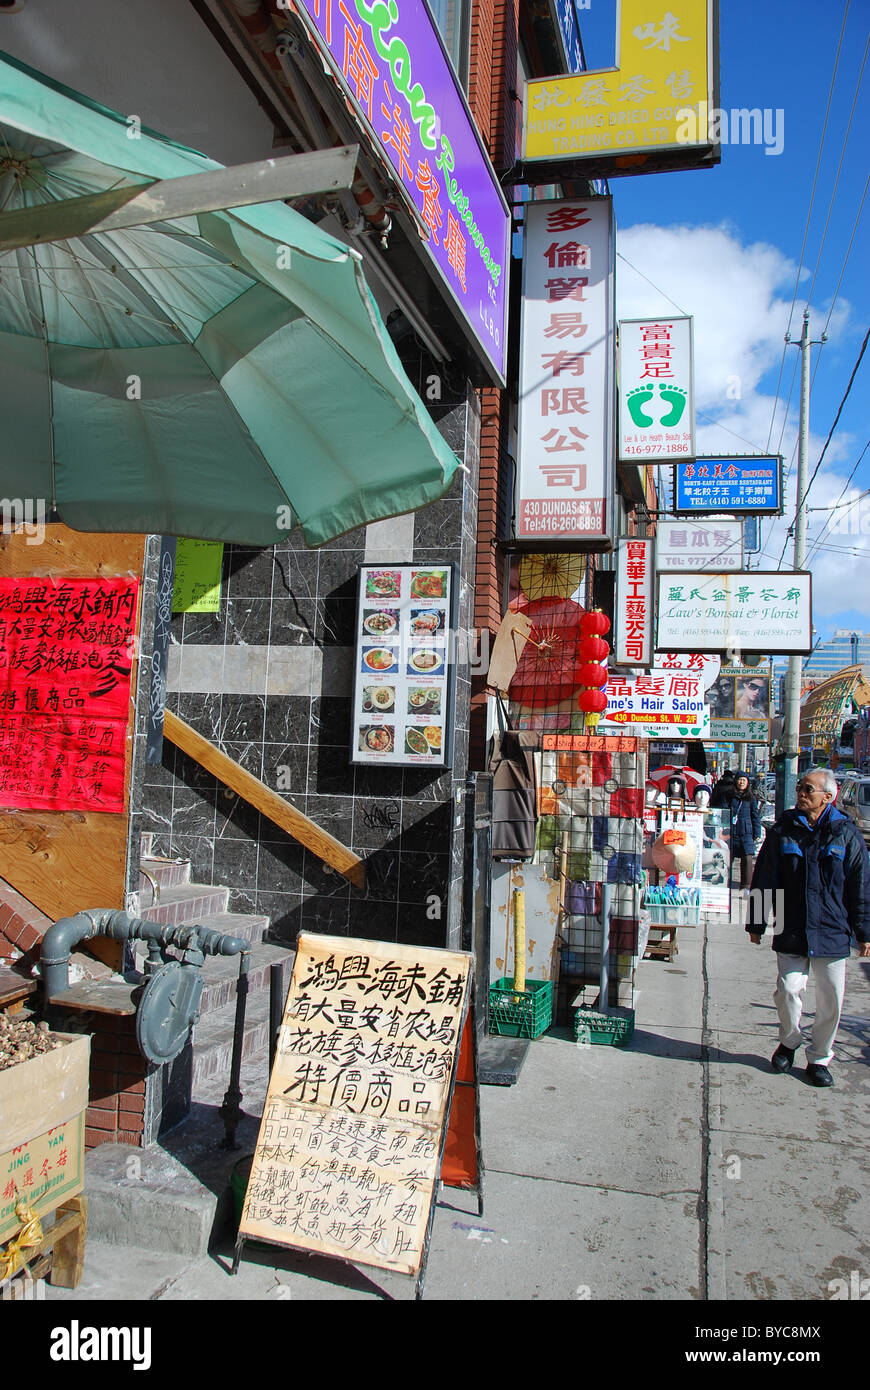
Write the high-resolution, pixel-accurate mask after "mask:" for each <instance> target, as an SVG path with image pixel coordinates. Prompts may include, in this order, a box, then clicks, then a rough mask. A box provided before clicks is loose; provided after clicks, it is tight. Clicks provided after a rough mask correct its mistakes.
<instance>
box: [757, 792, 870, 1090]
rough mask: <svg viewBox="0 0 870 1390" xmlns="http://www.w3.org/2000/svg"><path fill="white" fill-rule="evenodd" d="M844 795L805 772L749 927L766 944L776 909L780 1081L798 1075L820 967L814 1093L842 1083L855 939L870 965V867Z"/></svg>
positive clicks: (763, 854)
mask: <svg viewBox="0 0 870 1390" xmlns="http://www.w3.org/2000/svg"><path fill="white" fill-rule="evenodd" d="M836 795H837V783H836V780H835V778H834V776H833V774H832V773H831V772H830V771H829V770H828V769H826V768H821V767H814V768H811V769H810V771H809V772H806V773H804V775H803V777H802V778H801V780H800V781H799V782H798V786H797V804H796V805H795V807H794V808H793V809H792V810H790V811H785V812H784V813H783V815H781V816H780V818H779V820H778V821H777V822H776V824H775V825H773V826H772V827H771V829H770V830H769V831H768V832H767V837H766V838H765V841H764V844H763V845H762V847H761V851H760V853H759V855H758V861H757V863H756V865H755V872H754V874H753V875H752V891H751V892H750V895H749V910H748V913H747V922H746V930H747V932H748V933H749V939H750V941H752V942H754V943H755V945H759V944H760V942H761V939H762V937H763V935H764V932H765V929H766V927H767V925H768V918H769V917H770V915H771V904H772V903H774V904H775V910H774V915H775V921H774V933H773V949H774V950H775V951H776V955H777V980H776V990H775V992H774V996H773V998H774V1002H775V1003H776V1009H777V1013H778V1014H779V1046H778V1047H777V1049H776V1051H775V1052H774V1054H773V1056H772V1058H771V1059H770V1060H771V1066H772V1067H773V1070H774V1071H776V1072H787V1071H788V1070H789V1069H790V1067H791V1066H792V1063H793V1062H794V1058H795V1053H796V1052H797V1049H798V1048H799V1047H800V1045H801V1043H802V1042H803V1035H802V1033H801V1027H800V1024H801V1012H802V1009H803V1001H804V995H805V993H806V988H807V983H808V979H809V973H810V967H812V973H813V979H814V983H815V990H816V1017H815V1022H814V1023H813V1031H812V1040H811V1042H810V1043H809V1044H808V1045H807V1053H806V1056H807V1069H806V1075H807V1079H808V1081H810V1082H811V1083H812V1084H813V1085H814V1086H833V1084H834V1078H833V1076H832V1075H831V1073H830V1071H829V1069H828V1068H829V1065H830V1063H831V1062H832V1060H833V1057H834V1039H835V1038H836V1036H837V1028H838V1027H839V1023H840V1014H841V1013H842V1009H843V995H844V992H845V984H846V961H847V960H848V958H849V956H850V954H851V949H852V940H853V938H854V939H855V940H856V941H857V942H858V950H859V955H861V956H862V957H865V958H870V858H868V855H867V848H866V846H865V844H864V839H863V837H862V835H861V832H860V831H859V830H858V827H857V826H856V825H855V824H854V822H853V821H851V820H850V819H849V817H848V816H844V815H843V813H842V811H838V810H837V808H836V806H834V804H833V803H834V799H835V797H836ZM771 895H772V896H771Z"/></svg>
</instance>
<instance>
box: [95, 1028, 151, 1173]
mask: <svg viewBox="0 0 870 1390" xmlns="http://www.w3.org/2000/svg"><path fill="white" fill-rule="evenodd" d="M147 1070H148V1063H147V1062H146V1060H145V1058H144V1057H143V1056H142V1054H141V1052H140V1051H139V1046H138V1043H137V1042H136V1020H135V1017H133V1016H122V1017H113V1016H111V1015H108V1014H107V1015H105V1016H104V1017H103V1018H102V1019H101V1020H100V1022H99V1025H98V1026H97V1028H96V1031H94V1032H93V1033H92V1034H91V1073H90V1094H89V1097H88V1108H87V1113H86V1115H85V1148H86V1149H95V1148H96V1147H97V1146H98V1145H99V1144H135V1145H138V1146H141V1145H142V1143H143V1142H144V1137H143V1136H144V1132H145V1078H146V1074H147Z"/></svg>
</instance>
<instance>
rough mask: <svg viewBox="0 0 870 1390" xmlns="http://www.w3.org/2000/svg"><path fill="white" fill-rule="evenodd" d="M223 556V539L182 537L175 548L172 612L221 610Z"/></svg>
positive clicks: (213, 611)
mask: <svg viewBox="0 0 870 1390" xmlns="http://www.w3.org/2000/svg"><path fill="white" fill-rule="evenodd" d="M223 559H224V543H223V541H196V540H182V539H180V538H179V541H178V544H177V546H176V548H175V588H174V591H173V594H172V611H173V613H218V612H220V606H221V569H222V566H223Z"/></svg>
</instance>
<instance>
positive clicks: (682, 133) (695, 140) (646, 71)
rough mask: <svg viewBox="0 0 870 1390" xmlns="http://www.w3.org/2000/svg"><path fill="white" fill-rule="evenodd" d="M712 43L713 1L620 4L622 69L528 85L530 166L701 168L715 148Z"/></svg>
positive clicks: (646, 0)
mask: <svg viewBox="0 0 870 1390" xmlns="http://www.w3.org/2000/svg"><path fill="white" fill-rule="evenodd" d="M712 35H713V5H712V3H711V0H621V4H620V6H619V15H618V19H617V56H616V63H617V65H616V67H614V68H602V69H599V70H598V71H593V72H581V73H575V74H572V75H571V76H557V77H545V78H541V79H536V80H535V81H532V82H527V83H526V95H525V117H524V130H523V137H524V138H523V158H524V160H526V161H532V160H548V161H559V160H567V161H574V160H577V159H581V160H589V159H596V160H598V161H601V162H605V163H606V162H607V161H608V160H609V159H612V160H613V161H614V167H613V169H612V170H611V172H613V173H618V172H620V168H622V169H623V172H625V173H631V172H638V166H642V165H643V164H644V163H646V162H647V161H648V160H649V159H650V157H651V156H656V155H659V154H664V153H665V152H667V151H671V152H673V151H677V152H678V153H677V155H672V161H671V162H672V163H673V164H675V165H677V166H678V165H679V164H681V163H683V164H685V163H687V162H688V163H697V162H698V156H699V153H709V152H710V150H711V148H712V147H713V146H714V145H715V139H714V138H713V136H712V135H711V131H710V128H709V127H710V122H709V120H708V115H709V113H710V106H711V105H712V102H713V99H714V93H713V86H714V82H713V59H714V46H713V40H712ZM686 156H689V158H688V160H687V159H686ZM664 163H667V161H663V164H664Z"/></svg>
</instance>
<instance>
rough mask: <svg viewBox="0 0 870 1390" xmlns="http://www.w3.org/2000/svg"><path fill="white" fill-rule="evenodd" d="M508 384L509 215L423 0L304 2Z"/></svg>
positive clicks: (435, 254) (470, 322)
mask: <svg viewBox="0 0 870 1390" xmlns="http://www.w3.org/2000/svg"><path fill="white" fill-rule="evenodd" d="M298 3H299V6H300V7H304V10H305V11H306V12H307V15H308V18H309V20H310V22H311V23H312V24H313V25H314V27H315V28H316V30H317V34H318V35H319V38H320V41H321V44H325V45H326V47H327V49H328V50H329V53H330V54H331V56H332V59H333V63H334V64H335V65H336V67H337V69H338V72H339V73H340V74H341V76H342V77H343V79H344V85H345V90H346V91H347V93H348V95H349V96H350V98H351V99H352V100H353V102H354V103H355V105H356V108H357V111H358V113H359V114H360V116H361V117H362V118H363V122H364V124H365V125H367V126H368V128H369V131H370V133H371V134H372V137H373V140H374V143H375V144H376V145H377V146H378V147H379V148H380V149H381V150H382V152H383V154H384V155H385V156H386V158H387V160H388V161H389V163H390V165H391V166H392V168H393V170H394V172H395V175H396V177H397V179H398V181H399V182H400V183H401V184H402V186H403V187H404V189H405V191H406V193H408V195H409V196H410V197H411V199H412V200H413V202H414V204H415V205H416V207H417V210H418V212H419V214H420V217H421V218H422V220H423V222H424V223H425V224H426V226H427V228H428V230H429V241H428V247H429V251H430V252H431V254H432V257H433V259H434V260H435V262H436V264H437V266H438V269H439V270H440V272H441V274H442V276H443V278H444V280H445V281H446V283H447V286H448V288H449V290H450V291H451V293H452V295H453V297H454V299H455V300H456V302H457V304H458V305H459V308H460V310H461V311H462V314H463V317H464V318H465V320H466V321H467V323H468V325H469V327H470V328H471V331H472V333H473V335H474V337H475V338H476V339H477V341H478V342H479V344H480V346H481V348H482V349H483V352H484V354H485V356H486V357H487V358H488V359H489V361H490V362H491V363H492V365H493V366H494V368H495V370H496V372H497V374H498V376H499V377H500V378H501V379H502V380H504V360H505V346H506V344H505V338H506V333H507V278H508V257H509V254H510V212H509V210H508V207H507V204H506V203H505V201H504V198H503V196H502V192H501V189H500V188H499V185H498V181H497V180H496V177H495V174H494V172H493V169H492V165H491V164H490V162H489V158H488V157H487V155H486V153H485V151H484V149H483V147H482V145H481V144H480V142H479V140H478V136H477V132H476V130H475V126H474V122H473V120H472V118H471V115H470V114H469V111H468V107H467V106H466V104H465V99H464V97H463V95H462V90H461V88H460V86H459V84H458V82H457V80H456V77H455V76H454V73H453V69H452V67H451V66H450V62H449V60H448V59H447V57H446V56H445V53H444V50H443V48H442V47H441V41H440V38H439V36H438V33H437V30H436V28H435V25H434V23H433V21H432V19H431V17H430V15H429V12H428V10H427V9H426V6H425V4H424V3H423V0H376V3H374V4H368V3H367V2H366V0H298Z"/></svg>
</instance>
